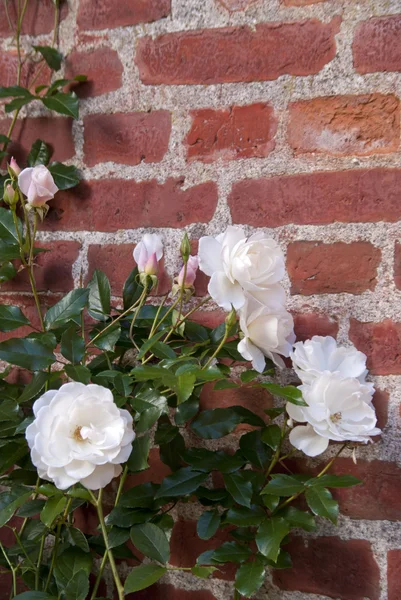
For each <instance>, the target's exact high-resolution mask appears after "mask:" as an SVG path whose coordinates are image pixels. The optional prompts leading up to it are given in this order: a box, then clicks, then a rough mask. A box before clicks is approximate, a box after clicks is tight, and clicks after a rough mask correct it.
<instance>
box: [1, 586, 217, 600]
mask: <svg viewBox="0 0 401 600" xmlns="http://www.w3.org/2000/svg"><path fill="white" fill-rule="evenodd" d="M0 600H1V599H0ZM6 600H8V599H6ZM127 600H216V599H215V597H214V596H213V594H212V593H211V592H209V591H208V590H182V589H179V588H176V587H175V586H174V585H172V584H166V583H155V584H154V585H151V586H150V587H148V588H146V589H145V590H141V591H140V592H135V593H134V594H128V596H127Z"/></svg>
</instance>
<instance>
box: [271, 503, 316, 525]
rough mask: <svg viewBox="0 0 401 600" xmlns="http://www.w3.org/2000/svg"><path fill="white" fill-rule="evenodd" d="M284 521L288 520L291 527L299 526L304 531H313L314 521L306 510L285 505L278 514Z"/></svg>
mask: <svg viewBox="0 0 401 600" xmlns="http://www.w3.org/2000/svg"><path fill="white" fill-rule="evenodd" d="M279 516H281V517H283V518H284V519H285V520H286V521H288V522H289V523H290V524H291V525H292V526H293V527H301V528H302V529H305V531H315V530H316V521H315V519H314V517H313V515H311V514H310V513H308V512H305V511H303V510H299V509H298V508H295V507H294V506H287V507H286V508H285V509H284V510H282V511H280V515H279Z"/></svg>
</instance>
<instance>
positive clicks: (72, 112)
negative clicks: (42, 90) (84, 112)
mask: <svg viewBox="0 0 401 600" xmlns="http://www.w3.org/2000/svg"><path fill="white" fill-rule="evenodd" d="M41 100H42V102H43V104H44V105H45V106H46V108H49V109H50V110H54V111H55V112H57V113H59V114H61V115H67V116H68V117H73V118H74V119H78V118H79V114H78V97H77V95H76V93H75V92H69V93H67V94H65V93H63V92H57V93H56V94H54V95H53V96H42V97H41Z"/></svg>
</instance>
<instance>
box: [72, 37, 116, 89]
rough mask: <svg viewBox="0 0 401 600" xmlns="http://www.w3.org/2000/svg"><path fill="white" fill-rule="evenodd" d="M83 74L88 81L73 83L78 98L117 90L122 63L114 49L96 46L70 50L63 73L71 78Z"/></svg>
mask: <svg viewBox="0 0 401 600" xmlns="http://www.w3.org/2000/svg"><path fill="white" fill-rule="evenodd" d="M80 74H85V75H87V77H88V81H86V82H84V83H78V84H77V85H74V91H75V92H76V93H77V95H78V96H79V97H80V98H88V97H89V96H100V95H101V94H106V93H107V92H113V91H114V90H118V88H120V87H121V85H122V74H123V65H122V63H121V60H120V58H119V56H118V54H117V52H116V51H115V50H112V49H111V48H106V47H104V48H96V49H95V50H88V51H86V52H85V51H83V52H80V51H78V50H76V51H74V52H71V54H69V55H68V57H67V60H66V71H65V75H66V77H67V78H73V77H75V75H80Z"/></svg>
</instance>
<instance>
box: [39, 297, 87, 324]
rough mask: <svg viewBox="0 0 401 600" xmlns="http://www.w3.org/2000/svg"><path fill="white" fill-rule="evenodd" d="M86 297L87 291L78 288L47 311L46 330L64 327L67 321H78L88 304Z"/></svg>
mask: <svg viewBox="0 0 401 600" xmlns="http://www.w3.org/2000/svg"><path fill="white" fill-rule="evenodd" d="M88 297H89V290H88V289H87V288H79V289H77V290H72V291H71V292H69V293H68V294H67V295H66V296H64V298H62V299H61V300H60V301H59V302H57V304H55V305H54V306H52V307H51V308H49V310H48V311H47V313H46V316H45V325H46V328H47V329H57V328H58V327H62V326H63V325H65V323H66V322H67V321H78V320H79V318H80V314H81V312H82V311H83V309H84V308H85V306H86V304H87V302H88ZM78 323H79V321H78Z"/></svg>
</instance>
